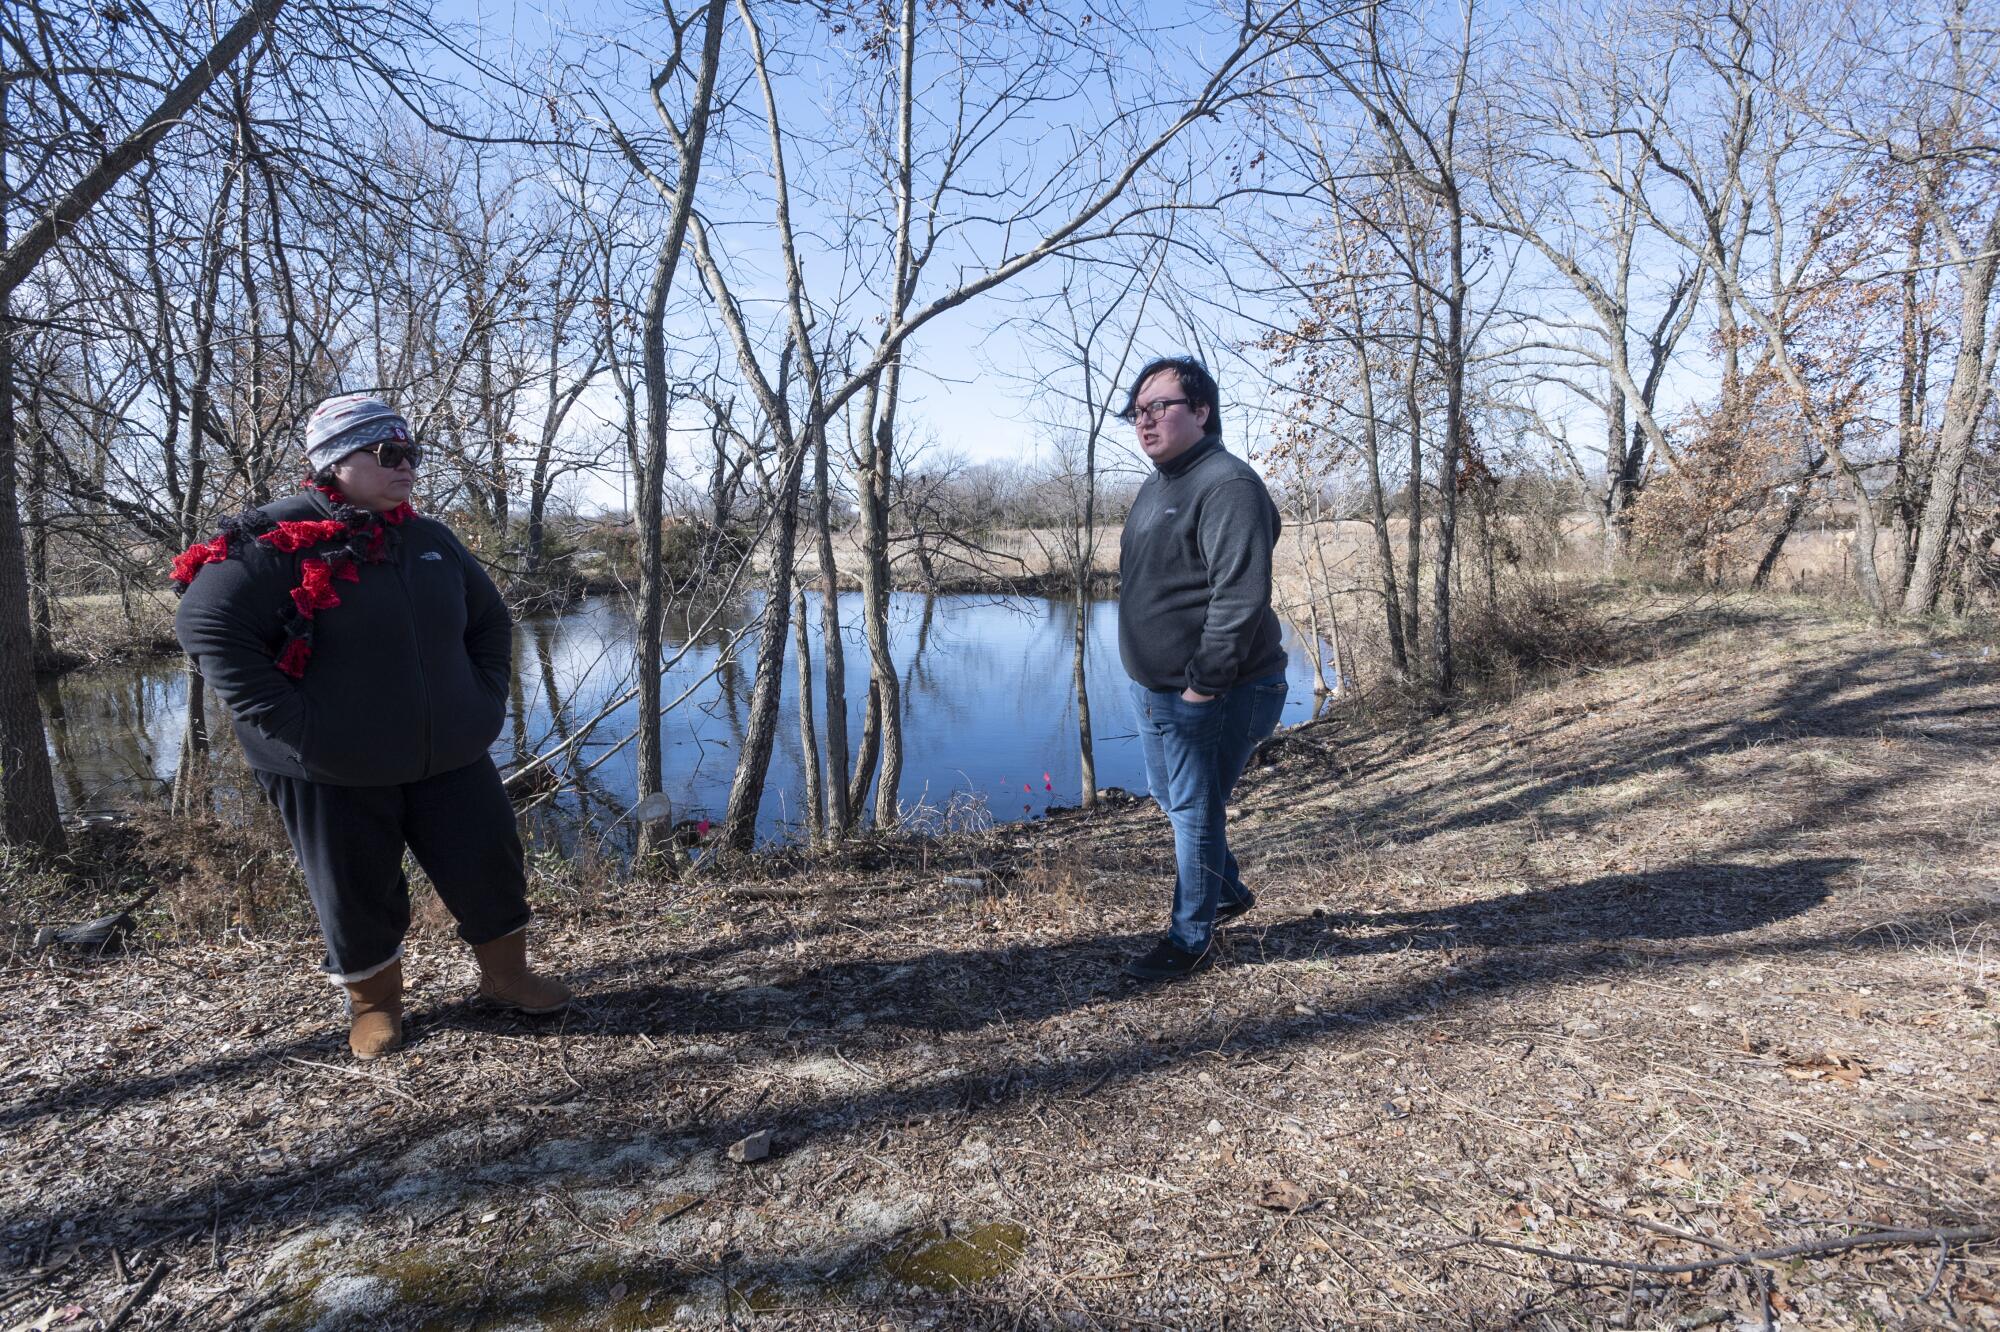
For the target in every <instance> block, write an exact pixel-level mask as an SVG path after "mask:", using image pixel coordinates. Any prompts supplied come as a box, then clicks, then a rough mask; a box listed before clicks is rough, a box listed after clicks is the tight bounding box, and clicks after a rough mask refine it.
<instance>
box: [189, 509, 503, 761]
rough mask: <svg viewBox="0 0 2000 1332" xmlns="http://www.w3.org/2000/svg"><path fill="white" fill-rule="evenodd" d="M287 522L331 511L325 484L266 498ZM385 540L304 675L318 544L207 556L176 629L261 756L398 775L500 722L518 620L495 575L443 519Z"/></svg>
mask: <svg viewBox="0 0 2000 1332" xmlns="http://www.w3.org/2000/svg"><path fill="white" fill-rule="evenodd" d="M262 512H263V513H264V514H265V516H267V517H269V518H271V519H273V520H275V521H278V522H292V521H297V520H300V519H320V518H331V517H333V516H334V514H333V506H332V504H331V503H329V502H328V501H327V499H326V498H325V497H324V496H323V495H320V494H318V493H316V492H313V491H306V492H304V493H302V494H299V495H296V496H293V497H290V498H287V499H282V500H278V501H276V502H275V503H272V504H268V505H266V506H265V507H264V509H263V511H262ZM388 532H389V547H388V554H387V557H386V558H385V559H383V560H382V561H381V562H380V563H379V564H367V563H358V562H357V564H356V565H355V567H356V568H358V569H359V570H360V572H361V577H360V580H359V581H358V582H352V583H349V582H338V581H337V582H335V583H334V585H333V586H334V591H335V592H337V593H338V594H339V596H340V604H339V605H338V606H333V607H329V608H327V609H325V610H322V611H320V612H318V614H317V616H316V617H315V619H314V621H313V650H312V658H311V660H309V661H308V662H307V663H306V668H305V676H304V678H302V679H300V680H296V681H295V680H292V679H291V678H289V677H288V676H286V675H284V674H283V673H282V672H280V671H279V670H278V667H277V662H276V653H277V650H278V648H279V647H280V646H281V644H282V643H283V640H284V624H285V619H286V616H287V614H288V613H289V612H290V610H291V591H292V589H293V588H295V587H297V586H298V585H299V563H300V561H301V560H303V559H305V558H306V556H307V555H310V554H311V553H312V552H311V551H301V552H297V553H289V554H288V553H286V552H283V551H279V550H276V549H273V548H272V547H271V546H268V545H266V544H265V543H263V542H261V541H254V540H250V539H247V538H237V539H235V540H232V541H231V542H230V547H229V558H228V559H226V560H221V561H218V562H216V563H213V564H208V565H205V566H203V567H202V569H201V570H200V572H199V573H197V574H196V575H195V579H194V582H193V583H192V584H190V585H189V587H188V589H187V592H186V594H185V595H183V596H182V597H181V604H180V610H179V611H178V612H177V613H176V614H175V616H174V633H175V635H176V636H177V637H178V638H179V639H180V643H181V647H182V648H183V649H184V650H185V651H186V652H187V654H188V655H189V656H190V657H193V658H194V661H195V665H196V666H197V667H199V668H200V670H201V673H202V677H203V678H204V679H206V680H207V681H208V684H209V686H210V687H211V688H213V689H214V690H215V692H216V693H217V694H218V695H219V696H220V697H221V699H222V701H223V702H224V703H225V704H227V705H228V707H229V711H230V715H231V716H232V717H233V718H234V720H235V724H236V737H237V739H238V740H240V741H241V742H242V744H243V753H244V755H245V756H246V757H247V758H248V759H249V760H250V766H251V767H252V768H255V769H258V770H259V771H262V772H274V773H282V774H283V775H285V776H287V777H304V778H306V779H307V780H309V781H315V782H324V783H327V784H328V785H332V786H400V785H403V784H404V783H407V782H414V781H419V780H421V779H423V778H425V777H428V776H431V775H433V774H436V773H441V772H450V771H451V770H453V769H454V768H462V767H464V766H465V765H466V764H468V763H471V762H472V761H473V760H475V759H477V758H480V757H481V756H483V755H484V754H485V753H486V750H487V747H488V746H489V745H491V744H492V743H493V740H494V738H495V737H496V736H498V735H499V734H500V725H501V721H502V719H503V716H504V708H505V703H506V698H507V676H508V671H509V670H510V668H511V662H512V656H513V623H512V621H511V620H510V618H509V617H508V614H507V606H506V603H505V602H503V601H502V600H501V599H500V593H499V591H498V589H496V588H495V587H494V586H493V580H492V579H490V578H488V577H487V576H486V571H485V570H484V569H482V568H480V567H479V562H478V561H477V560H476V559H474V558H473V557H472V553H471V552H470V551H468V550H466V549H465V547H464V546H463V545H461V544H459V540H458V538H457V537H455V536H453V535H452V534H451V530H450V529H449V528H447V527H446V526H445V525H444V524H443V523H440V522H437V521H435V520H433V519H430V518H425V517H422V516H418V517H415V518H412V519H410V520H409V521H407V522H403V523H400V524H398V525H396V526H394V527H391V528H389V529H388Z"/></svg>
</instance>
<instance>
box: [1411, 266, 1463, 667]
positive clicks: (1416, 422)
mask: <svg viewBox="0 0 2000 1332" xmlns="http://www.w3.org/2000/svg"><path fill="white" fill-rule="evenodd" d="M1413 300H1414V303H1415V309H1414V310H1413V311H1412V313H1413V315H1414V318H1412V319H1411V320H1410V328H1411V334H1410V360H1409V364H1408V365H1406V366H1405V367H1404V370H1405V372H1406V374H1407V375H1408V378H1407V379H1406V380H1405V381H1404V385H1403V406H1404V410H1405V411H1406V412H1408V414H1409V418H1410V483H1409V486H1408V490H1409V495H1410V518H1409V525H1408V528H1407V530H1406V531H1405V532H1404V534H1403V541H1404V545H1405V546H1406V549H1405V550H1404V552H1403V565H1404V573H1403V579H1404V583H1403V585H1404V589H1405V593H1406V595H1405V596H1404V599H1403V647H1404V649H1405V650H1406V651H1407V652H1408V654H1409V663H1408V664H1409V668H1410V669H1411V670H1412V671H1415V670H1416V669H1417V666H1418V662H1417V651H1418V648H1417V645H1418V644H1419V643H1420V642H1422V639H1420V638H1419V637H1418V634H1419V631H1420V626H1419V625H1418V622H1417V620H1418V609H1417V607H1418V603H1419V602H1420V600H1421V599H1422V592H1421V590H1420V589H1421V588H1422V587H1423V583H1422V581H1421V578H1422V573H1421V567H1422V561H1423V550H1424V412H1423V406H1422V403H1421V401H1420V398H1419V385H1420V373H1421V371H1422V368H1423V355H1424V318H1425V314H1424V308H1423V292H1422V290H1421V289H1417V290H1416V292H1415V295H1414V297H1413ZM1438 483H1439V486H1440V488H1442V487H1445V486H1449V485H1450V484H1451V477H1450V476H1448V475H1443V474H1440V476H1439V482H1438Z"/></svg>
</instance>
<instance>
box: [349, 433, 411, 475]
mask: <svg viewBox="0 0 2000 1332" xmlns="http://www.w3.org/2000/svg"><path fill="white" fill-rule="evenodd" d="M361 452H363V453H372V454H374V455H375V461H376V462H377V463H378V464H380V465H381V466H383V467H387V468H390V469H394V468H397V467H401V466H402V465H403V464H404V463H408V464H409V465H410V466H412V467H422V466H423V465H424V450H423V446H422V445H418V444H406V443H404V442H403V441H402V440H396V439H385V440H383V441H382V442H381V443H380V444H377V445H376V446H375V447H374V448H372V449H363V450H361Z"/></svg>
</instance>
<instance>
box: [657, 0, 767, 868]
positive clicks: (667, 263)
mask: <svg viewBox="0 0 2000 1332" xmlns="http://www.w3.org/2000/svg"><path fill="white" fill-rule="evenodd" d="M726 13H727V6H726V5H725V4H724V2H723V0H709V5H708V21H707V27H706V28H705V29H704V32H703V37H702V55H701V68H700V70H699V72H698V74H697V76H696V80H697V81H696V86H695V94H694V102H693V104H692V107H691V109H690V111H689V113H688V127H687V131H686V133H685V134H683V135H681V136H680V151H679V155H678V156H679V162H678V166H679V175H678V176H677V177H676V179H675V185H674V193H673V199H672V206H671V207H670V209H669V210H668V218H667V230H666V235H665V236H664V237H662V238H661V241H660V250H659V257H658V259H657V260H656V261H655V263H654V267H653V281H652V284H651V286H650V287H649V288H648V290H647V293H646V314H645V332H644V345H643V347H642V350H641V353H640V355H641V360H642V365H641V367H640V377H641V378H642V379H643V380H644V387H645V394H646V434H645V440H644V443H643V446H642V454H641V457H640V458H639V459H638V462H639V464H640V468H641V470H640V474H639V476H638V478H637V481H638V488H639V494H638V495H637V496H636V497H635V508H636V510H637V515H638V520H639V624H638V632H637V635H636V638H637V642H636V644H635V647H634V658H633V659H634V663H635V665H636V669H637V672H638V677H639V756H638V788H639V798H640V799H641V800H643V799H645V798H646V797H647V796H648V795H651V794H652V793H653V792H655V791H658V790H660V789H661V781H662V776H663V773H662V765H661V754H660V621H661V616H662V613H663V610H664V606H665V601H666V578H667V572H666V570H665V569H664V568H663V567H662V566H661V550H660V523H661V519H662V517H663V513H662V510H663V508H664V506H665V495H664V493H663V492H664V487H665V483H666V467H667V414H668V411H669V410H670V408H669V402H670V395H669V393H668V387H667V340H666V315H667V297H668V295H669V294H670V293H671V291H672V289H673V282H674V270H675V268H676V267H677V266H678V265H679V263H680V257H681V244H682V242H683V240H684V239H685V238H686V236H687V228H688V218H689V217H690V216H691V215H692V213H693V212H694V194H695V187H696V184H697V182H698V180H699V178H700V175H701V161H702V146H703V143H704V142H705V140H706V138H707V134H708V119H709V110H710V107H711V105H712V103H713V100H714V95H715V74H716V67H717V66H718V65H719V64H720V62H721V58H722V21H723V17H724V15H725V14H726ZM782 610H783V607H782V605H781V606H780V611H781V612H782ZM765 646H766V647H770V646H772V643H771V640H769V639H766V640H765ZM776 646H777V649H778V655H779V656H781V657H782V656H783V655H784V636H783V632H782V630H781V631H780V633H779V637H778V639H777V640H776ZM751 822H752V824H753V825H754V823H755V822H756V813H755V811H754V809H753V811H752V813H751ZM655 827H656V825H655V824H653V823H641V824H640V825H639V838H638V852H639V854H640V855H642V856H643V855H645V854H646V853H648V852H649V851H651V850H653V849H654V848H653V833H652V830H653V829H654V828H655Z"/></svg>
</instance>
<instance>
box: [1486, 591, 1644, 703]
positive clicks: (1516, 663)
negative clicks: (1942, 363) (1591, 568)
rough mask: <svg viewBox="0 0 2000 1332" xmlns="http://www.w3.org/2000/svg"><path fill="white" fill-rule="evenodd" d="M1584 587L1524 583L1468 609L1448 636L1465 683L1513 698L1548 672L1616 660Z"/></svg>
mask: <svg viewBox="0 0 2000 1332" xmlns="http://www.w3.org/2000/svg"><path fill="white" fill-rule="evenodd" d="M1596 602H1597V598H1596V597H1595V596H1594V595H1593V594H1592V592H1591V590H1590V589H1589V588H1587V587H1584V586H1581V585H1578V584H1575V583H1562V582H1555V581H1545V580H1541V579H1528V580H1524V581H1522V582H1521V583H1519V584H1518V585H1516V586H1514V587H1512V588H1508V589H1505V590H1503V591H1502V592H1501V594H1500V595H1499V596H1498V597H1497V598H1496V599H1495V600H1494V601H1493V602H1492V603H1491V604H1489V605H1484V606H1477V607H1474V608H1472V609H1471V610H1470V611H1469V612H1468V613H1467V614H1466V615H1465V616H1464V617H1463V618H1462V619H1461V620H1460V621H1459V623H1458V625H1457V626H1456V631H1455V632H1454V633H1453V635H1452V647H1453V651H1454V652H1455V654H1456V656H1457V666H1458V672H1459V674H1460V676H1461V677H1463V678H1464V679H1465V680H1466V681H1467V682H1468V683H1472V684H1476V685H1480V686H1484V687H1487V688H1490V689H1497V690H1500V691H1502V692H1505V693H1509V694H1511V693H1516V692H1518V691H1519V690H1520V689H1521V688H1522V687H1523V686H1524V685H1526V684H1528V683H1529V682H1531V681H1533V680H1536V679H1538V678H1541V677H1544V676H1546V675H1548V674H1549V673H1550V672H1552V671H1574V670H1577V669H1579V668H1581V667H1585V666H1596V665H1601V664H1603V663H1606V662H1609V661H1612V660H1614V659H1616V658H1617V657H1618V655H1619V653H1620V649H1621V646H1622V644H1621V640H1620V635H1619V634H1618V632H1617V630H1616V629H1615V627H1614V626H1613V625H1612V623H1611V621H1610V619H1609V618H1607V617H1606V616H1605V615H1604V614H1603V612H1602V611H1601V610H1599V609H1598V607H1597V604H1596Z"/></svg>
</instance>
